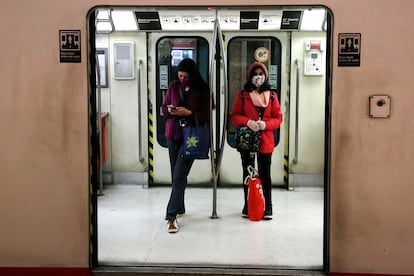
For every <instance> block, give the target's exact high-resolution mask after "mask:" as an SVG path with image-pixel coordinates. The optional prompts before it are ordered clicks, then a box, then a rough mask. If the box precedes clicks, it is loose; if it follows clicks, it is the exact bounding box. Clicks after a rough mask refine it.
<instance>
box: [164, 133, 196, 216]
mask: <svg viewBox="0 0 414 276" xmlns="http://www.w3.org/2000/svg"><path fill="white" fill-rule="evenodd" d="M167 145H168V152H169V155H170V166H171V168H170V169H171V179H172V190H171V195H170V200H169V201H168V205H167V214H166V216H165V219H167V220H173V219H175V218H176V217H177V214H183V213H185V205H184V191H185V187H186V186H187V176H188V174H189V173H190V169H191V166H192V165H193V163H194V159H188V158H184V157H183V156H182V154H180V153H181V152H182V147H183V141H182V140H180V141H173V140H170V139H167Z"/></svg>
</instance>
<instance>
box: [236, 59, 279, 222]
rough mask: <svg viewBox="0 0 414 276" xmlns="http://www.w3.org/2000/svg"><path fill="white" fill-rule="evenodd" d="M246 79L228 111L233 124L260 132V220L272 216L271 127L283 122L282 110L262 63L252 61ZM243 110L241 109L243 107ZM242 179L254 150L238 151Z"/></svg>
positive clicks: (251, 159)
mask: <svg viewBox="0 0 414 276" xmlns="http://www.w3.org/2000/svg"><path fill="white" fill-rule="evenodd" d="M246 76H247V82H246V83H245V85H244V89H243V90H240V91H238V93H237V97H236V100H235V102H234V105H233V109H232V111H231V113H230V119H231V122H232V123H233V124H234V125H236V126H239V125H245V126H246V125H247V126H248V127H249V128H250V129H252V130H253V131H261V140H260V150H259V152H258V153H257V164H258V171H259V175H260V179H261V181H262V186H263V195H264V198H265V212H264V216H263V219H265V220H269V219H272V218H273V210H272V181H271V178H270V164H271V159H272V153H273V150H274V148H275V142H274V135H273V130H274V129H277V128H279V127H280V124H281V123H282V112H281V110H280V104H279V101H278V98H277V96H276V93H274V92H273V91H271V90H270V86H269V84H268V83H267V79H268V77H269V73H268V70H267V68H266V66H265V65H264V64H263V63H260V62H253V63H252V64H250V66H249V67H248V68H247V71H246ZM242 109H243V110H242ZM240 155H241V160H242V166H243V179H245V178H246V176H247V175H248V171H247V167H248V166H249V165H251V166H253V167H255V157H256V153H254V152H249V151H241V152H240ZM243 188H244V207H243V210H242V217H248V214H247V189H248V187H247V186H246V185H243Z"/></svg>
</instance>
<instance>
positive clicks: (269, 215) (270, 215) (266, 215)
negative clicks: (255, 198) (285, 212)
mask: <svg viewBox="0 0 414 276" xmlns="http://www.w3.org/2000/svg"><path fill="white" fill-rule="evenodd" d="M272 218H273V212H272V207H270V208H268V209H266V210H265V212H264V216H263V219H264V220H271V219H272Z"/></svg>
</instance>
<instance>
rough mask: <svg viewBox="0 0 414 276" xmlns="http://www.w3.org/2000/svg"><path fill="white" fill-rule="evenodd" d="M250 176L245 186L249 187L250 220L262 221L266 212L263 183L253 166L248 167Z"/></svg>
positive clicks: (248, 206)
mask: <svg viewBox="0 0 414 276" xmlns="http://www.w3.org/2000/svg"><path fill="white" fill-rule="evenodd" d="M247 170H248V171H249V175H248V176H247V177H246V179H245V181H244V184H245V185H247V186H248V193H247V214H248V216H249V219H250V220H254V221H257V220H261V219H262V218H263V215H264V211H265V199H264V196H263V189H262V182H261V181H260V177H259V173H258V171H257V170H256V169H255V168H253V167H252V166H248V167H247Z"/></svg>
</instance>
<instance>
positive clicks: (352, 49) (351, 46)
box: [338, 33, 361, 66]
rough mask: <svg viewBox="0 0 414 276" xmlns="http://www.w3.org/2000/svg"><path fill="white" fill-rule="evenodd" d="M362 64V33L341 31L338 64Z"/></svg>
mask: <svg viewBox="0 0 414 276" xmlns="http://www.w3.org/2000/svg"><path fill="white" fill-rule="evenodd" d="M360 65H361V34H360V33H340V34H339V37H338V66H360Z"/></svg>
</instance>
